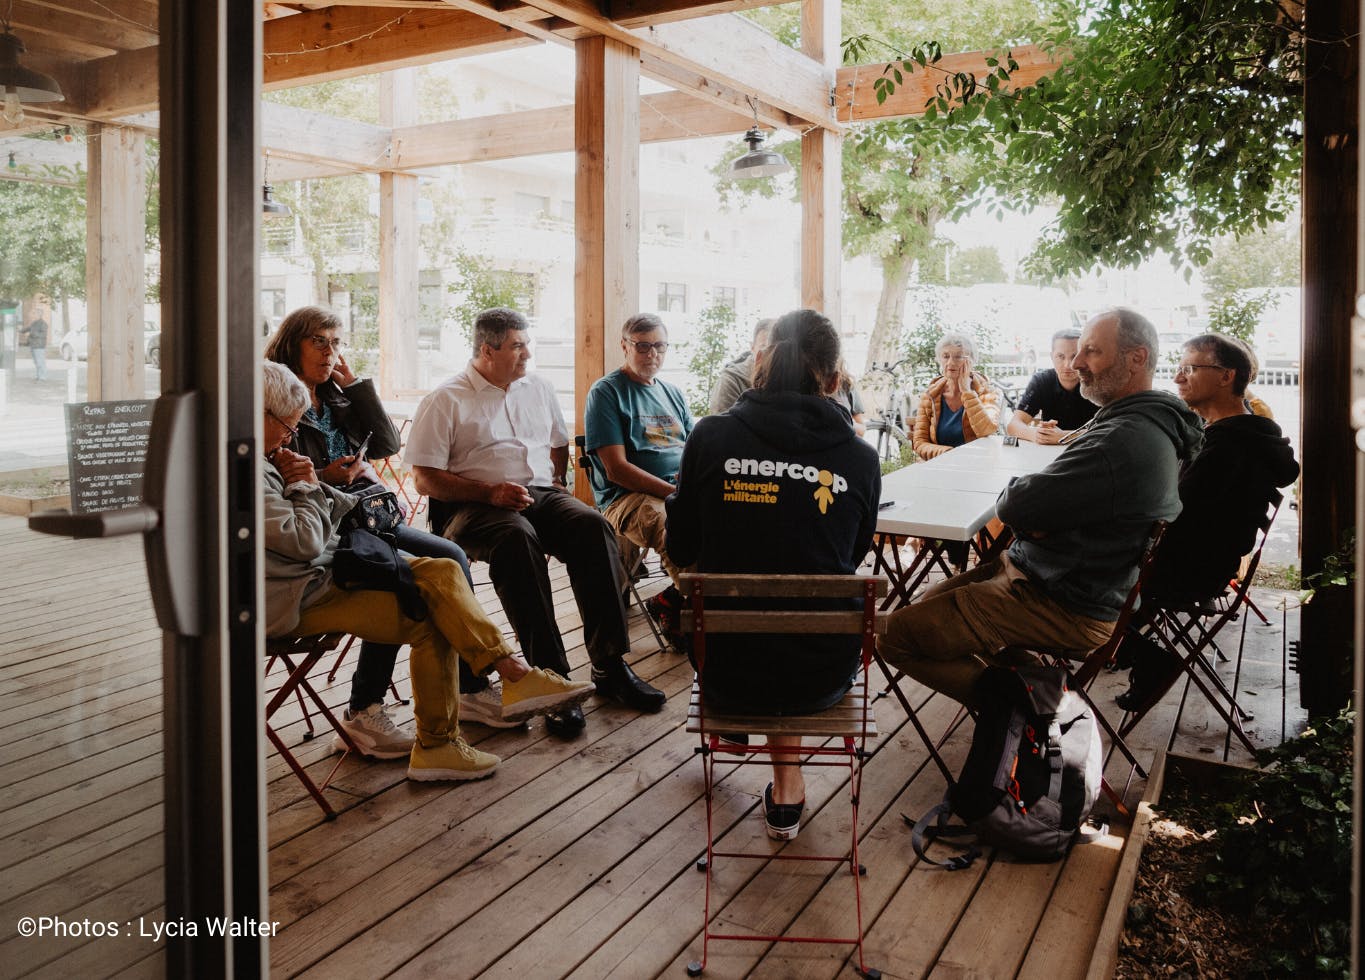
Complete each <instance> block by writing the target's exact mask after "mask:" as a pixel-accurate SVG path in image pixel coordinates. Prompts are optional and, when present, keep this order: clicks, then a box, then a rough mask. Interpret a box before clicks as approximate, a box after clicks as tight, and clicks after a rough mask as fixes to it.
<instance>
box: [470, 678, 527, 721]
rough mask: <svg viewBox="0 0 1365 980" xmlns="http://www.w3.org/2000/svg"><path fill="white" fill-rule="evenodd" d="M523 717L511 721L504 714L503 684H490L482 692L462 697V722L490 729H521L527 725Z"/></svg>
mask: <svg viewBox="0 0 1365 980" xmlns="http://www.w3.org/2000/svg"><path fill="white" fill-rule="evenodd" d="M527 717H529V716H523V717H521V718H518V719H517V720H516V721H510V720H508V719H507V718H504V717H503V714H502V684H501V683H497V684H489V685H488V686H487V687H485V688H484V689H483V690H482V691H476V692H474V693H473V694H461V695H460V722H461V723H462V724H463V723H465V722H470V721H473V722H478V723H479V724H480V725H487V726H488V727H489V728H520V727H521V726H522V725H524V724H526V718H527Z"/></svg>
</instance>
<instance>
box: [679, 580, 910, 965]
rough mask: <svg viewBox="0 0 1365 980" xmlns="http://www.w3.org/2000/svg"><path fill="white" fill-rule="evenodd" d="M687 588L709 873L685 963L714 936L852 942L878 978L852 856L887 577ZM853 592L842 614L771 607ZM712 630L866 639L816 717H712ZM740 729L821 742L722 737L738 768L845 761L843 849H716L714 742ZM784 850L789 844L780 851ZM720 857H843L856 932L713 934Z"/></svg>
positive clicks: (871, 733) (693, 718)
mask: <svg viewBox="0 0 1365 980" xmlns="http://www.w3.org/2000/svg"><path fill="white" fill-rule="evenodd" d="M682 582H683V592H684V594H686V595H687V596H688V605H687V607H686V608H685V609H684V612H683V617H682V619H683V626H684V628H685V629H687V630H689V631H690V632H691V634H692V655H693V658H694V660H695V662H696V666H697V673H696V679H695V681H694V682H693V685H692V701H691V705H690V707H689V709H688V717H687V730H688V731H689V732H695V733H696V734H697V735H698V736H699V738H700V740H701V745H700V747H699V748H698V750H697V751H698V754H700V756H701V760H702V770H703V774H704V778H705V785H706V794H705V795H706V857H705V858H704V859H702V860H701V861H698V862H697V869H698V870H700V871H704V872H705V873H706V904H705V911H704V914H703V927H702V955H701V959H700V960H695V961H693V962H691V963H689V964H688V967H687V973H688V975H689V976H693V977H695V976H700V975H701V972H702V970H704V969H705V967H706V959H707V955H708V953H709V951H710V945H711V942H712V941H713V940H727V941H741V942H764V943H773V942H789V943H828V944H835V945H845V946H856V947H857V948H858V971H859V973H861V974H862V975H863V976H865V977H879V976H880V975H881V974H880V973H879V972H878V971H877V970H873V969H871V968H869V967H868V966H867V965H866V963H865V962H864V960H863V911H862V910H863V906H862V887H861V875H863V874H865V873H866V870H865V869H864V868H863V867H862V865H861V864H860V863H859V861H858V800H859V792H860V787H861V780H862V760H863V759H864V758H866V747H867V739H868V738H869V737H873V738H875V737H876V734H877V730H876V722H875V720H874V719H873V717H872V713H871V710H870V705H869V699H868V693H867V669H868V666H869V664H871V662H872V657H873V653H874V651H875V649H876V636H877V633H878V631H879V629H880V628H882V626H883V625H884V620H883V619H880V618H879V617H878V614H877V599H878V598H879V597H880V596H883V595H885V594H886V590H887V582H886V580H885V579H883V578H879V577H868V576H859V575H813V576H812V575H695V574H684V575H683V576H682ZM716 597H724V601H725V607H724V608H723V609H715V608H710V607H708V606H707V602H708V600H709V599H712V598H716ZM831 598H833V599H838V598H845V599H849V598H858V599H861V600H862V608H861V609H859V610H856V611H854V610H848V611H821V612H806V611H792V610H790V609H786V610H774V609H772V608H765V607H764V604H765V603H766V604H767V605H768V606H771V601H770V600H774V599H778V600H781V599H800V600H802V601H803V603H807V602H809V601H811V600H824V599H831ZM718 633H782V634H793V641H792V642H800V641H799V639H798V637H799V636H802V635H810V634H838V633H849V634H854V635H859V636H861V638H862V671H861V673H860V674H859V676H858V678H857V680H856V682H855V683H854V686H853V688H852V690H850V691H849V693H848V694H847V695H846V696H845V697H844V699H843V700H842V701H840V702H839V703H838V704H837V705H835V706H834V707H832V708H830V709H828V710H827V711H823V712H820V713H818V714H813V715H800V716H787V715H784V716H782V717H772V716H760V715H730V714H727V715H718V714H715V713H713V712H709V711H707V710H706V707H705V704H706V702H705V698H704V697H703V692H704V691H705V683H706V640H707V637H708V636H714V635H716V634H718ZM720 732H725V733H726V734H727V735H728V734H745V735H770V734H781V735H793V736H796V735H800V736H812V737H818V738H820V739H824V740H825V741H824V742H823V743H821V744H820V745H818V746H807V745H802V746H799V747H798V746H769V745H766V744H765V745H745V746H739V745H733V744H727V746H726V752H727V753H736V754H738V756H739V761H737V762H736V763H735V764H736V765H757V764H764V765H767V764H773V763H775V764H777V765H808V766H842V767H845V768H847V769H848V772H849V798H850V803H851V806H852V812H853V815H852V821H851V824H852V835H851V839H850V842H849V848H848V850H847V851H846V852H844V853H842V854H787V853H784V852H783V851H778V852H777V853H773V852H771V851H763V852H761V853H751V852H745V851H720V850H716V848H715V828H714V825H713V823H712V816H713V815H712V802H713V794H714V789H715V772H714V769H715V755H716V752H717V750H718V748H719V742H720V736H719V734H718V733H720ZM784 850H785V849H784ZM716 858H747V859H757V860H762V861H769V860H779V861H784V860H785V861H817V862H818V861H825V862H832V863H836V864H845V863H846V864H847V865H848V868H849V871H850V874H851V876H852V878H853V896H854V909H855V915H856V921H857V932H856V934H855V935H852V936H823V935H821V936H787V935H743V934H738V933H722V932H713V931H712V929H711V885H712V871H713V869H714V867H715V860H716Z"/></svg>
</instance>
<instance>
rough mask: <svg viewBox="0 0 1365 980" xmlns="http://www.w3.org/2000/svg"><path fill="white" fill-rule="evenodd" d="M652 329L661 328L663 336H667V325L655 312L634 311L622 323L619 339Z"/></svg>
mask: <svg viewBox="0 0 1365 980" xmlns="http://www.w3.org/2000/svg"><path fill="white" fill-rule="evenodd" d="M652 330H661V331H663V335H664V336H665V337H667V336H668V327H667V326H666V325H665V324H664V322H663V321H662V320H660V319H659V317H658V316H657V315H656V314H654V313H636V314H635V315H634V316H633V317H631V318H630V319H629V320H627V321H626V322H625V323H624V324H623V325H622V327H621V339H622V340H625V339H626V338H627V337H629V336H631V335H632V334H637V333H649V332H650V331H652Z"/></svg>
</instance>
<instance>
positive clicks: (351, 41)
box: [263, 7, 534, 89]
mask: <svg viewBox="0 0 1365 980" xmlns="http://www.w3.org/2000/svg"><path fill="white" fill-rule="evenodd" d="M531 43H534V41H533V40H532V39H530V38H528V37H526V36H525V35H522V34H519V33H517V32H515V31H513V30H511V29H510V28H508V27H506V26H504V25H502V24H497V23H494V22H492V21H489V20H488V19H487V18H484V17H479V16H476V15H474V14H470V13H467V12H465V11H462V10H449V9H447V10H416V11H401V10H391V9H386V8H377V9H376V8H365V7H345V8H333V9H328V10H322V11H317V12H314V13H307V14H299V15H298V16H296V17H281V18H279V19H278V20H272V21H270V22H269V23H267V24H266V25H265V37H264V41H263V47H264V52H265V62H264V85H265V88H267V89H270V88H276V87H280V86H284V85H289V84H300V83H302V82H304V81H305V80H306V82H307V83H308V84H315V83H317V82H323V81H327V80H329V79H333V78H349V77H351V76H354V75H363V74H370V73H373V72H378V71H388V70H391V69H394V68H402V67H410V66H414V65H425V64H430V63H431V62H434V61H445V60H447V59H449V58H454V57H456V56H458V55H471V54H483V53H486V52H488V51H500V50H504V49H506V48H508V47H515V46H517V45H518V44H531Z"/></svg>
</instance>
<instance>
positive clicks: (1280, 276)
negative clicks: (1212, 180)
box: [1201, 220, 1300, 343]
mask: <svg viewBox="0 0 1365 980" xmlns="http://www.w3.org/2000/svg"><path fill="white" fill-rule="evenodd" d="M1299 270H1300V242H1299V222H1298V221H1297V220H1290V221H1286V222H1283V223H1281V224H1277V225H1271V226H1270V227H1268V228H1265V229H1262V230H1258V231H1253V232H1250V233H1249V234H1246V235H1241V236H1236V235H1224V236H1223V237H1221V238H1218V239H1216V240H1215V241H1214V242H1213V256H1212V258H1211V259H1210V260H1209V264H1208V265H1207V266H1205V267H1204V268H1203V270H1201V271H1202V274H1203V277H1204V298H1205V299H1206V300H1207V302H1208V304H1209V329H1210V330H1217V331H1218V332H1219V333H1225V334H1229V335H1231V336H1233V337H1237V338H1239V339H1241V340H1245V341H1246V342H1247V343H1251V342H1252V341H1253V339H1254V338H1255V335H1256V325H1257V324H1258V323H1259V322H1260V320H1261V317H1262V316H1263V315H1264V314H1265V312H1266V310H1267V309H1268V308H1269V307H1270V306H1271V305H1272V304H1273V303H1274V301H1275V297H1274V296H1273V295H1272V294H1271V292H1270V291H1269V289H1268V288H1267V287H1273V286H1297V285H1299Z"/></svg>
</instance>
